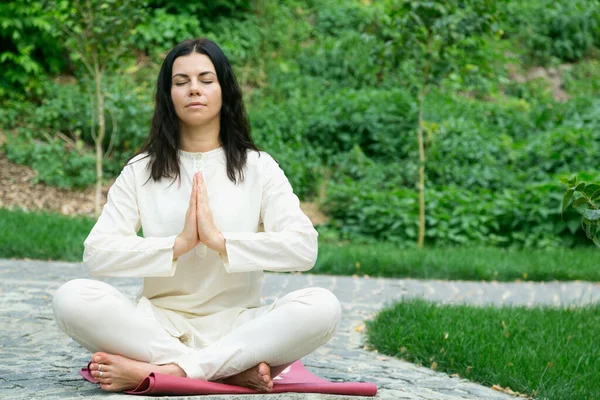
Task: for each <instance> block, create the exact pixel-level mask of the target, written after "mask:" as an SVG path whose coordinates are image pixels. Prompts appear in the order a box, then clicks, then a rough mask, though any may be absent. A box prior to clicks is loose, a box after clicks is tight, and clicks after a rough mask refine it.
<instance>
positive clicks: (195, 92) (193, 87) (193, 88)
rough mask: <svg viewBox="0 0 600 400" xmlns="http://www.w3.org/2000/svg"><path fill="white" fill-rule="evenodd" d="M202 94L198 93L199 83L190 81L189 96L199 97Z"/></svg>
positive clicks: (193, 80) (195, 80)
mask: <svg viewBox="0 0 600 400" xmlns="http://www.w3.org/2000/svg"><path fill="white" fill-rule="evenodd" d="M201 94H202V93H201V92H200V82H198V80H197V79H192V81H191V82H190V93H189V95H190V96H192V95H201Z"/></svg>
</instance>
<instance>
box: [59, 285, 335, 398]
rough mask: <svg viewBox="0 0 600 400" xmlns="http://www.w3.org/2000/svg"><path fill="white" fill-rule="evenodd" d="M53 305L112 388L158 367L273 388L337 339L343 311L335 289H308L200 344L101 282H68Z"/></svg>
mask: <svg viewBox="0 0 600 400" xmlns="http://www.w3.org/2000/svg"><path fill="white" fill-rule="evenodd" d="M53 307H54V313H55V317H56V320H57V323H58V325H59V327H60V328H61V329H62V330H63V331H64V332H65V333H66V334H67V335H68V336H70V337H71V338H73V339H74V340H75V341H76V342H78V343H79V344H81V345H82V346H83V347H85V348H86V349H87V350H89V351H90V352H92V353H94V355H93V357H92V361H93V362H92V364H91V366H90V369H91V370H92V375H93V376H95V377H97V379H98V380H99V382H100V383H101V387H102V388H103V389H104V390H110V391H123V390H129V389H133V388H135V387H136V386H137V384H139V382H141V380H142V379H143V378H144V377H145V376H147V375H148V373H149V372H152V371H154V372H158V373H162V374H169V375H176V376H189V377H192V378H197V379H203V380H207V381H214V380H222V381H224V382H226V383H230V384H235V385H240V386H246V387H251V388H254V389H259V390H263V391H269V390H271V388H272V378H273V377H275V376H276V375H277V374H278V373H279V372H281V371H282V370H283V369H284V368H286V367H287V366H288V365H290V364H291V363H293V362H294V361H295V360H297V359H300V358H301V357H303V356H305V355H307V354H309V353H311V352H312V351H314V350H316V349H317V348H318V347H320V346H322V345H323V344H325V343H326V342H327V341H328V340H329V339H330V338H331V337H332V336H333V334H334V333H335V330H336V329H337V326H338V324H339V320H340V314H341V308H340V305H339V302H338V300H337V299H336V298H335V296H334V295H333V294H331V293H330V292H329V291H327V290H325V289H320V288H309V289H302V290H298V291H295V292H292V293H289V294H288V295H286V296H284V297H283V298H281V299H279V300H278V301H277V302H276V303H275V306H274V307H272V308H269V310H268V311H265V312H264V313H262V314H261V313H257V316H256V317H255V318H254V319H252V320H250V321H248V322H246V323H244V324H242V325H241V326H238V327H236V328H235V329H234V330H233V331H231V332H230V333H229V334H227V335H226V336H224V337H223V338H221V339H220V340H218V341H217V342H215V343H214V344H212V345H210V346H208V347H205V348H202V349H194V348H191V347H188V346H186V345H185V344H183V343H182V342H180V341H179V340H178V339H177V338H175V337H173V336H171V335H170V334H169V333H168V332H167V331H166V330H165V329H163V327H162V326H161V325H160V324H159V323H158V322H157V321H156V320H155V319H154V318H153V317H152V316H148V315H144V314H142V313H140V312H139V310H138V309H137V307H136V305H135V303H134V302H132V301H131V300H129V299H127V298H126V297H125V296H124V295H123V294H122V293H120V292H119V291H118V290H117V289H115V288H114V287H112V286H110V285H108V284H106V283H104V282H101V281H95V280H89V279H76V280H73V281H69V282H67V283H65V284H64V285H63V286H61V287H60V288H59V289H58V290H57V292H56V293H55V295H54V299H53ZM265 310H267V308H265ZM100 372H102V376H100Z"/></svg>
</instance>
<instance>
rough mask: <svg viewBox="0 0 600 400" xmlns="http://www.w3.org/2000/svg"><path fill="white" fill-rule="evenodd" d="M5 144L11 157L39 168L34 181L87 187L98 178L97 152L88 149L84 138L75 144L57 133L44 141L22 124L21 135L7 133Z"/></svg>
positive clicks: (16, 161) (54, 184) (65, 186)
mask: <svg viewBox="0 0 600 400" xmlns="http://www.w3.org/2000/svg"><path fill="white" fill-rule="evenodd" d="M3 147H4V150H5V152H6V156H7V157H8V159H9V160H10V161H12V162H15V163H17V164H24V165H29V166H31V167H32V168H34V169H35V170H36V171H37V172H38V174H37V176H36V177H35V178H34V181H33V183H37V182H43V183H46V184H48V185H53V186H57V187H61V188H70V187H76V188H85V187H87V186H89V185H91V184H93V183H94V182H95V181H96V169H95V165H96V164H95V163H96V158H95V155H94V153H92V152H90V151H86V150H85V149H84V148H83V143H82V142H81V141H79V142H77V147H76V148H72V147H70V146H69V145H68V144H67V143H66V142H65V141H63V140H61V139H59V138H58V137H50V140H47V141H42V140H39V139H36V138H35V135H34V134H32V131H31V130H27V129H26V128H20V129H19V132H18V135H16V136H12V135H11V136H8V138H7V142H6V143H5V144H4V146H3Z"/></svg>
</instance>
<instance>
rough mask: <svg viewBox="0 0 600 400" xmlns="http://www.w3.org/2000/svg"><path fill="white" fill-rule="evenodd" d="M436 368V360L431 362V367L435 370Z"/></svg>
mask: <svg viewBox="0 0 600 400" xmlns="http://www.w3.org/2000/svg"><path fill="white" fill-rule="evenodd" d="M436 368H437V363H436V362H435V361H434V362H432V363H431V369H432V370H434V371H435V370H436Z"/></svg>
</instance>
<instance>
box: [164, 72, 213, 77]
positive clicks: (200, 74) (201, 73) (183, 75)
mask: <svg viewBox="0 0 600 400" xmlns="http://www.w3.org/2000/svg"><path fill="white" fill-rule="evenodd" d="M208 74H213V75H215V76H216V75H217V74H215V73H214V72H212V71H204V72H200V73H199V74H198V76H204V75H208ZM178 76H181V77H183V78H189V75H186V74H175V75H173V78H171V79H175V78H176V77H178Z"/></svg>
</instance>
